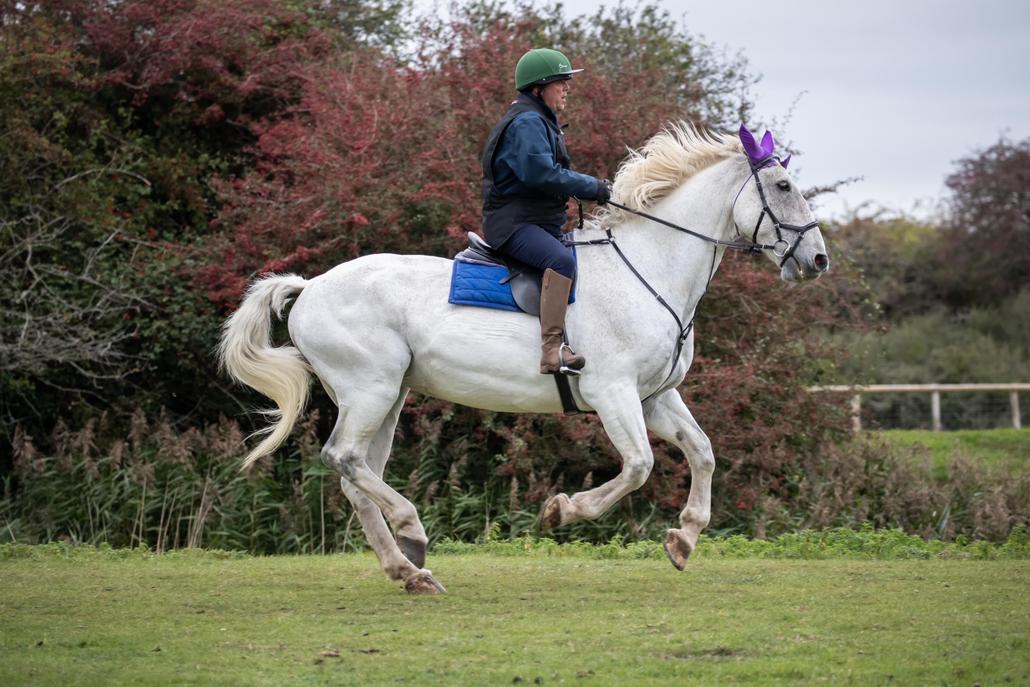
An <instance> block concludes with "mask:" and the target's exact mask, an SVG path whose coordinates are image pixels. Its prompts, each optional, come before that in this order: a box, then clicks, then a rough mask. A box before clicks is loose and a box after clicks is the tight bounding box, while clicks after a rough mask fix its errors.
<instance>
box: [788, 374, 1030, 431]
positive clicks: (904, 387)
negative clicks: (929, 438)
mask: <svg viewBox="0 0 1030 687" xmlns="http://www.w3.org/2000/svg"><path fill="white" fill-rule="evenodd" d="M808 390H809V391H813V392H831V393H833V392H836V393H850V394H851V428H852V429H853V430H855V431H856V432H860V431H862V394H882V393H899V394H910V393H912V394H914V393H928V394H930V415H931V418H932V422H933V430H934V431H935V432H939V431H941V430H942V429H943V427H942V426H941V394H942V393H951V392H956V391H966V392H969V391H977V392H979V391H1007V392H1009V406H1010V407H1011V409H1012V427H1013V428H1015V429H1021V428H1022V423H1021V422H1020V417H1019V392H1020V391H1030V383H1027V384H1024V383H1015V384H837V385H830V386H810V387H808Z"/></svg>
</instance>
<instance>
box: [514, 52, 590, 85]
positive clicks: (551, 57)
mask: <svg viewBox="0 0 1030 687" xmlns="http://www.w3.org/2000/svg"><path fill="white" fill-rule="evenodd" d="M581 71H583V70H582V69H573V68H572V61H571V60H570V59H569V58H567V57H565V55H562V54H561V53H560V52H558V51H557V50H551V49H550V48H537V49H535V50H530V51H529V52H527V53H526V54H525V55H523V56H522V57H520V58H519V63H518V64H516V65H515V88H516V89H517V90H520V91H521V90H522V89H523V88H526V87H528V86H543V85H544V84H549V83H551V82H552V81H565V80H567V79H571V78H572V75H573V74H575V73H576V72H581Z"/></svg>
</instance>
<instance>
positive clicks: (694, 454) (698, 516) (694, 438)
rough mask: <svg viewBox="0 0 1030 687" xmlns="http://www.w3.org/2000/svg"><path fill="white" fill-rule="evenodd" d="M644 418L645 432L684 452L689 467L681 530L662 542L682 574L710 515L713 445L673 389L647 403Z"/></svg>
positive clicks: (669, 535)
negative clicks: (650, 432)
mask: <svg viewBox="0 0 1030 687" xmlns="http://www.w3.org/2000/svg"><path fill="white" fill-rule="evenodd" d="M644 418H645V420H646V422H647V428H648V429H649V430H651V431H652V432H654V433H655V434H657V435H658V436H660V437H661V438H662V439H665V440H666V441H668V442H669V443H671V444H673V445H674V446H676V447H677V448H678V449H679V450H681V451H683V454H684V455H685V456H686V457H687V462H688V463H689V464H690V494H689V495H688V496H687V506H686V508H684V509H683V512H681V513H680V528H679V529H673V530H669V532H668V534H667V536H666V538H665V553H666V554H668V556H669V560H671V561H672V564H673V565H675V566H676V567H677V568H678V569H680V570H683V569H684V568H685V567H686V565H687V559H688V558H689V557H690V554H691V552H693V550H694V547H695V546H696V545H697V538H698V535H700V534H701V530H703V529H704V528H705V527H706V526H707V525H708V521H709V519H710V518H711V515H712V473H713V472H714V471H715V456H714V454H713V453H712V442H710V441H709V440H708V437H707V436H706V435H705V433H704V432H703V431H701V428H700V427H699V426H698V424H697V422H696V421H695V420H694V416H693V415H691V414H690V411H689V410H687V406H686V404H685V403H683V399H682V398H680V395H679V392H678V391H676V390H675V389H670V390H669V391H666V392H665V393H663V394H661V395H659V396H657V397H656V398H655V399H653V400H652V401H650V402H648V403H647V404H646V407H645V409H644Z"/></svg>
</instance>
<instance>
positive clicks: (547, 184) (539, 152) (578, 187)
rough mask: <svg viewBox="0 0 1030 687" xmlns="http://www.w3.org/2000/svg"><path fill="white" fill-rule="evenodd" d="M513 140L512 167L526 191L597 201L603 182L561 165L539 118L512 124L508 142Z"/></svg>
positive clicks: (529, 118)
mask: <svg viewBox="0 0 1030 687" xmlns="http://www.w3.org/2000/svg"><path fill="white" fill-rule="evenodd" d="M508 137H511V138H510V139H509V140H510V144H511V158H510V166H511V169H512V171H513V172H514V173H515V176H517V177H518V179H519V181H521V182H522V184H523V185H524V186H526V187H527V188H530V189H533V190H535V191H544V192H546V193H553V194H555V195H560V196H576V197H577V198H588V199H589V198H597V197H598V192H599V190H598V189H599V186H600V184H601V182H600V181H599V180H598V179H595V178H594V177H592V176H590V175H588V174H580V173H579V172H574V171H572V170H571V169H566V168H564V167H562V166H561V165H559V164H558V161H557V160H556V159H555V157H554V151H553V150H552V149H551V142H550V139H549V138H548V135H547V126H546V125H545V124H544V122H543V120H542V119H540V117H538V116H536V115H523V116H521V117H518V118H516V119H515V121H513V122H512V123H511V124H510V125H509V127H508V131H507V132H506V133H505V138H508Z"/></svg>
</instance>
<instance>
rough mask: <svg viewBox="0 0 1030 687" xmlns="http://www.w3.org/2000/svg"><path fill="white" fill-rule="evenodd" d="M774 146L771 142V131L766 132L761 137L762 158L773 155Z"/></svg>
mask: <svg viewBox="0 0 1030 687" xmlns="http://www.w3.org/2000/svg"><path fill="white" fill-rule="evenodd" d="M775 145H776V143H775V142H773V135H772V132H771V131H766V132H765V136H762V157H769V156H770V155H772V154H773V147H774V146H775Z"/></svg>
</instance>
